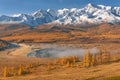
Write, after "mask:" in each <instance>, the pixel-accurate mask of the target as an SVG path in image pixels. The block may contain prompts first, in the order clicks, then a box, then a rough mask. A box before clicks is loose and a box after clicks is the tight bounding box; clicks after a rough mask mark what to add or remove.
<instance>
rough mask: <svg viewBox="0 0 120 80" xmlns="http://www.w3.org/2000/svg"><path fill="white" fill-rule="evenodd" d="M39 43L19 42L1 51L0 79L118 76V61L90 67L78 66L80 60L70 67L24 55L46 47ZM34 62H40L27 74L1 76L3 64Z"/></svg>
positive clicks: (93, 79)
mask: <svg viewBox="0 0 120 80" xmlns="http://www.w3.org/2000/svg"><path fill="white" fill-rule="evenodd" d="M41 45H42V47H36V46H33V45H30V44H29V45H26V44H19V46H20V47H19V48H15V49H9V50H6V51H1V52H0V71H1V72H0V80H104V78H107V77H112V76H120V62H119V61H118V62H115V63H109V64H103V65H98V66H95V67H90V68H83V67H81V66H80V65H81V62H78V63H76V64H75V65H74V66H72V67H66V66H60V65H57V64H56V63H55V62H56V59H49V58H47V59H46V58H28V57H26V53H29V52H31V51H33V50H35V49H38V48H44V47H48V45H46V46H43V44H41ZM49 45H50V44H49ZM62 45H63V44H62ZM69 46H71V45H69ZM89 46H90V45H89ZM118 46H119V44H118ZM36 62H39V63H40V64H39V65H38V66H36V67H34V68H32V69H31V70H30V73H29V74H25V75H23V76H12V77H7V78H4V77H3V68H4V67H5V66H7V67H16V66H19V65H20V64H23V65H26V64H29V63H36ZM49 62H51V63H52V66H51V69H50V70H48V63H49Z"/></svg>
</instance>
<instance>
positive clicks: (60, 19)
mask: <svg viewBox="0 0 120 80" xmlns="http://www.w3.org/2000/svg"><path fill="white" fill-rule="evenodd" d="M11 23H12V24H13V23H14V24H16V23H21V24H27V25H29V26H33V27H35V26H39V25H43V24H63V25H79V24H81V25H86V24H101V23H112V24H116V23H120V7H111V6H104V5H93V4H88V5H86V6H85V7H84V8H81V9H77V8H72V9H66V8H64V9H59V10H51V9H48V10H42V9H40V10H38V11H36V12H35V13H33V14H17V15H13V16H6V15H2V16H0V24H11Z"/></svg>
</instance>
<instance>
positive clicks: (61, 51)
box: [27, 48, 99, 58]
mask: <svg viewBox="0 0 120 80" xmlns="http://www.w3.org/2000/svg"><path fill="white" fill-rule="evenodd" d="M89 50H90V52H91V53H93V54H95V53H98V52H99V50H98V49H97V48H91V49H89ZM87 51H88V49H82V48H45V49H42V50H36V51H34V52H31V53H29V54H28V55H27V56H28V57H37V58H60V57H66V56H83V54H84V53H86V52H87Z"/></svg>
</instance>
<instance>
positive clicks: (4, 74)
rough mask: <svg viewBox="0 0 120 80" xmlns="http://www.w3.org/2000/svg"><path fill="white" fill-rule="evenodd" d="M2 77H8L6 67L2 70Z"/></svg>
mask: <svg viewBox="0 0 120 80" xmlns="http://www.w3.org/2000/svg"><path fill="white" fill-rule="evenodd" d="M3 76H4V77H9V76H10V75H9V69H8V68H7V67H5V68H4V73H3Z"/></svg>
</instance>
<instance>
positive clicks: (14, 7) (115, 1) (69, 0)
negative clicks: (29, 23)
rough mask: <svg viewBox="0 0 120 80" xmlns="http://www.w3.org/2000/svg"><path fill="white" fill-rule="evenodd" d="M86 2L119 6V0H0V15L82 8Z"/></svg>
mask: <svg viewBox="0 0 120 80" xmlns="http://www.w3.org/2000/svg"><path fill="white" fill-rule="evenodd" d="M88 3H92V4H97V5H107V6H118V7H120V0H0V15H12V14H18V13H27V14H28V13H29V14H31V13H33V12H35V11H37V10H39V9H45V10H47V9H55V10H57V9H62V8H69V9H70V8H82V7H84V6H86V5H87V4H88Z"/></svg>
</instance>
